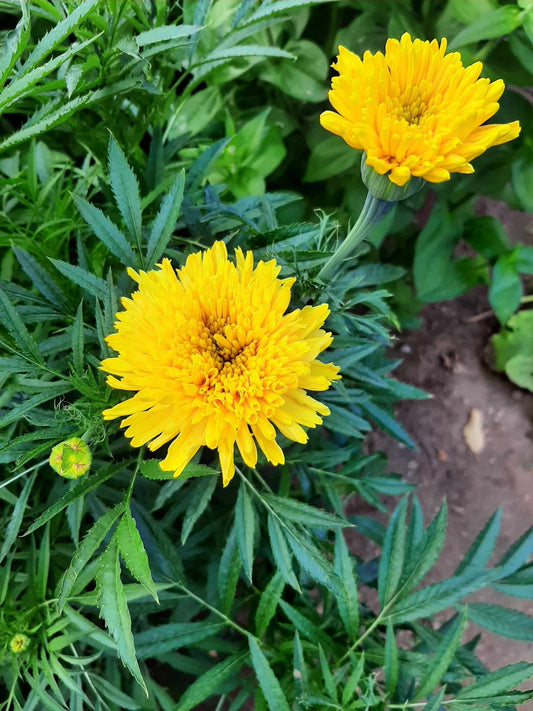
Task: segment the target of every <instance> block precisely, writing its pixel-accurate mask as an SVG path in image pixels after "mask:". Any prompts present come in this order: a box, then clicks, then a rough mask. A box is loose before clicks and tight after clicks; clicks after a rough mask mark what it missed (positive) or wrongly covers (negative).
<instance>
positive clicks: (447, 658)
mask: <svg viewBox="0 0 533 711" xmlns="http://www.w3.org/2000/svg"><path fill="white" fill-rule="evenodd" d="M465 613H466V610H465V609H463V611H462V613H461V614H460V615H458V616H457V618H456V619H455V620H454V622H453V623H452V624H451V625H450V627H449V628H448V630H447V631H446V634H445V635H444V636H443V637H442V639H441V641H440V642H439V644H438V646H437V648H436V649H435V654H434V656H433V658H432V659H431V661H430V662H429V664H428V666H427V667H426V669H425V671H424V674H423V675H422V678H421V679H420V683H419V686H418V689H417V690H416V693H415V695H414V697H413V700H414V701H417V700H418V699H421V698H423V697H424V696H427V695H428V694H429V693H430V692H431V691H433V690H434V689H435V688H436V686H437V685H438V683H439V682H440V681H441V680H442V677H443V676H444V675H445V674H446V672H447V670H448V667H449V666H450V664H451V663H452V661H453V659H454V657H455V653H456V652H457V650H458V649H459V646H460V644H461V638H462V636H463V632H464V629H465V626H466V614H465Z"/></svg>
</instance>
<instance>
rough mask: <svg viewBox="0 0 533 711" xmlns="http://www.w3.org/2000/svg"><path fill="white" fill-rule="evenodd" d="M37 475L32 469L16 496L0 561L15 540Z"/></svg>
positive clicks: (0, 552)
mask: <svg viewBox="0 0 533 711" xmlns="http://www.w3.org/2000/svg"><path fill="white" fill-rule="evenodd" d="M36 476H37V470H36V471H34V472H33V473H32V474H31V475H30V476H29V477H28V480H27V481H26V483H25V484H24V488H23V489H22V491H21V492H20V495H19V496H18V497H17V503H16V504H15V506H14V508H13V512H12V513H11V517H10V519H9V523H8V524H7V528H6V532H5V537H4V541H3V543H2V550H0V563H1V562H2V561H3V560H4V558H5V557H6V555H7V554H8V553H9V550H10V548H11V546H12V545H13V543H14V542H15V541H16V539H17V536H18V533H19V531H20V527H21V525H22V519H23V518H24V513H25V511H26V504H27V503H28V497H29V495H30V492H31V488H32V486H33V483H34V481H35V477H36Z"/></svg>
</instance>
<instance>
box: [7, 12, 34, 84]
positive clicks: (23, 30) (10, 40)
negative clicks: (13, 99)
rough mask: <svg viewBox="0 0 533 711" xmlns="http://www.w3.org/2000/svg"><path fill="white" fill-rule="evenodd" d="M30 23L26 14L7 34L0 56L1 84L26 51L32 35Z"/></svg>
mask: <svg viewBox="0 0 533 711" xmlns="http://www.w3.org/2000/svg"><path fill="white" fill-rule="evenodd" d="M29 30H30V23H29V22H28V17H25V16H24V14H23V16H22V17H21V18H20V20H19V21H18V22H17V26H16V27H15V29H14V30H12V31H11V32H7V33H6V35H5V41H4V47H3V52H2V57H1V58H0V86H3V85H4V82H5V80H6V79H7V77H8V76H9V73H10V71H11V69H12V68H13V66H14V64H15V62H16V61H17V60H18V59H19V58H20V56H21V55H22V53H23V52H24V50H25V48H26V45H27V44H28V39H29V36H30V32H29Z"/></svg>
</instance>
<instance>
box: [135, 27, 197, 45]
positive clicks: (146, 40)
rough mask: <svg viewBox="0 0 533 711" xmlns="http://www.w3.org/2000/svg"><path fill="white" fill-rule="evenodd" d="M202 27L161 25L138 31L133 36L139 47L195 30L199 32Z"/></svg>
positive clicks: (179, 36) (190, 33)
mask: <svg viewBox="0 0 533 711" xmlns="http://www.w3.org/2000/svg"><path fill="white" fill-rule="evenodd" d="M201 29H202V28H201V27H198V26H196V25H163V26H162V27H154V28H152V29H151V30H146V31H145V32H139V34H138V35H136V36H135V42H136V43H137V44H138V45H139V47H145V46H146V45H150V44H155V43H156V42H169V41H170V40H176V39H181V40H183V39H184V38H185V37H190V36H191V35H193V34H195V33H196V32H200V30H201Z"/></svg>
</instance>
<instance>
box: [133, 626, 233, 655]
mask: <svg viewBox="0 0 533 711" xmlns="http://www.w3.org/2000/svg"><path fill="white" fill-rule="evenodd" d="M225 627H226V624H225V623H224V622H209V621H208V620H205V621H202V622H171V623H169V624H166V625H157V626H155V627H151V628H150V629H148V630H145V631H144V632H140V633H139V634H136V635H135V646H136V648H137V657H138V658H139V659H149V658H151V657H157V656H160V655H162V654H166V653H167V652H171V651H176V650H178V649H180V648H181V647H189V646H192V645H194V644H197V643H198V642H202V641H203V640H204V639H208V638H209V637H214V636H215V635H217V634H219V633H220V632H222V630H223V629H224V628H225Z"/></svg>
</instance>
